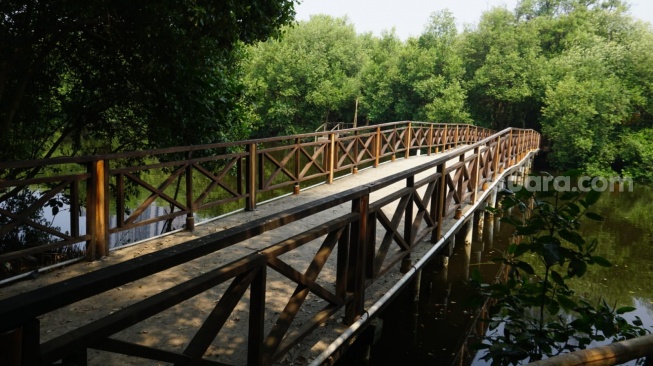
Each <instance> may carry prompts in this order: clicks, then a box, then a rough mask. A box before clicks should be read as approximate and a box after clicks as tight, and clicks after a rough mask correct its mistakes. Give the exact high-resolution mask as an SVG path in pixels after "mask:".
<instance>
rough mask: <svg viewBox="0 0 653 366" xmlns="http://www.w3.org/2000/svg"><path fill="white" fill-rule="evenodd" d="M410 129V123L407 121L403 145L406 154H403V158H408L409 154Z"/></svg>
mask: <svg viewBox="0 0 653 366" xmlns="http://www.w3.org/2000/svg"><path fill="white" fill-rule="evenodd" d="M411 131H412V129H411V123H410V122H408V125H407V126H406V133H405V136H406V143H405V144H404V145H405V147H406V155H405V159H408V157H409V156H410V143H411V136H410V134H411Z"/></svg>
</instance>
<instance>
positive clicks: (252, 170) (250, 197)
mask: <svg viewBox="0 0 653 366" xmlns="http://www.w3.org/2000/svg"><path fill="white" fill-rule="evenodd" d="M246 149H247V150H246V151H247V157H246V158H245V159H246V160H245V193H246V194H247V198H246V200H245V211H254V210H256V167H257V161H256V160H257V159H256V156H257V155H256V154H257V153H256V144H255V143H250V144H248V145H247V147H246ZM258 164H263V162H262V161H261V162H258Z"/></svg>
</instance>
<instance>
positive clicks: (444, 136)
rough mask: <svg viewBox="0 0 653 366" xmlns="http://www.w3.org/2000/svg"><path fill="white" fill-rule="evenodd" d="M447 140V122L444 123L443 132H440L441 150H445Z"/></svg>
mask: <svg viewBox="0 0 653 366" xmlns="http://www.w3.org/2000/svg"><path fill="white" fill-rule="evenodd" d="M448 142H449V132H448V131H447V124H446V123H445V125H444V132H442V152H445V151H447V143H448ZM436 152H437V151H436Z"/></svg>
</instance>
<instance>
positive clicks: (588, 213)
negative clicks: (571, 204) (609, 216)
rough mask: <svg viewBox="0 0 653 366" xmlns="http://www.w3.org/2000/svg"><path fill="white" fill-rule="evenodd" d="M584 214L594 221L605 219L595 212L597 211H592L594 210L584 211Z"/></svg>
mask: <svg viewBox="0 0 653 366" xmlns="http://www.w3.org/2000/svg"><path fill="white" fill-rule="evenodd" d="M585 216H586V217H587V218H588V219H590V220H594V221H605V219H604V218H603V216H601V215H599V214H597V213H594V212H585Z"/></svg>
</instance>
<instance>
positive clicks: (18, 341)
mask: <svg viewBox="0 0 653 366" xmlns="http://www.w3.org/2000/svg"><path fill="white" fill-rule="evenodd" d="M39 328H40V322H39V320H38V319H31V320H29V321H27V322H26V323H25V324H23V325H22V326H20V327H18V328H16V329H13V330H10V331H8V332H4V333H0V362H1V364H2V365H6V366H23V365H40V364H41V352H40V347H41V337H40V329H39Z"/></svg>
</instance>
